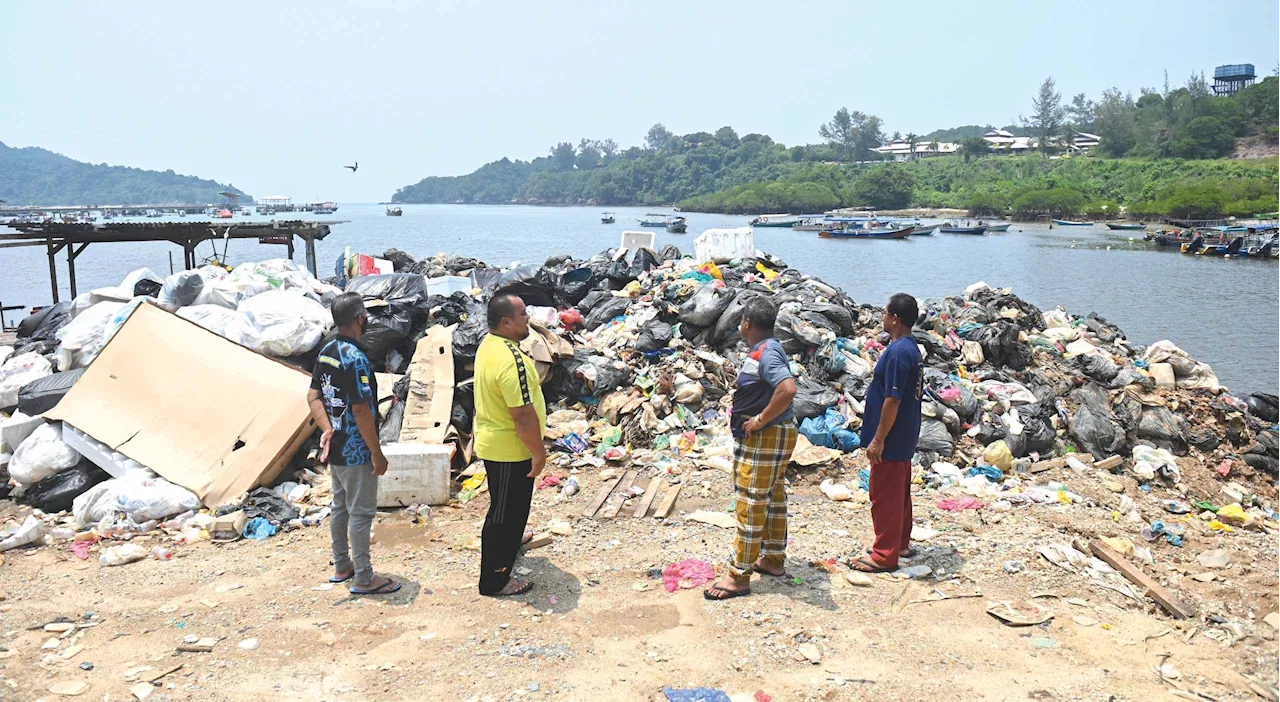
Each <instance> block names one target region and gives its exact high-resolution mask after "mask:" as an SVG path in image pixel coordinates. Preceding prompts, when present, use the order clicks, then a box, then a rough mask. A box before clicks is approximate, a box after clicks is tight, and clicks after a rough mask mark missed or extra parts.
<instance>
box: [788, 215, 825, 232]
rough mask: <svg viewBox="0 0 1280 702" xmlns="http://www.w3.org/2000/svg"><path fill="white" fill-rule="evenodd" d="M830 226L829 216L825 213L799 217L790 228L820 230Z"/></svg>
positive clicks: (804, 230)
mask: <svg viewBox="0 0 1280 702" xmlns="http://www.w3.org/2000/svg"><path fill="white" fill-rule="evenodd" d="M830 228H831V218H830V217H828V216H827V215H815V216H812V217H801V218H800V219H798V220H796V223H795V224H793V225H791V230H792V231H796V232H820V231H822V230H824V229H830Z"/></svg>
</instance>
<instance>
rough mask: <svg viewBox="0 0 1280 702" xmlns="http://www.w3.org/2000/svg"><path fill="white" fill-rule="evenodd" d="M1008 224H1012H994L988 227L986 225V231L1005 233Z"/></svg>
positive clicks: (1007, 229)
mask: <svg viewBox="0 0 1280 702" xmlns="http://www.w3.org/2000/svg"><path fill="white" fill-rule="evenodd" d="M1010 224H1012V222H997V223H996V224H988V225H987V231H989V232H1007V231H1009V225H1010Z"/></svg>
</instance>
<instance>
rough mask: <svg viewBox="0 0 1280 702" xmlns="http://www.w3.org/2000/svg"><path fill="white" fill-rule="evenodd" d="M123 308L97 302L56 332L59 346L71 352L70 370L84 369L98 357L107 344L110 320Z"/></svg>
mask: <svg viewBox="0 0 1280 702" xmlns="http://www.w3.org/2000/svg"><path fill="white" fill-rule="evenodd" d="M124 306H125V303H123V302H99V303H98V304H96V305H93V306H92V307H90V308H88V309H86V310H85V311H84V312H82V313H80V314H79V315H77V316H76V317H75V318H74V319H72V320H71V321H70V322H68V323H67V325H66V326H65V327H63V328H62V329H59V330H58V341H59V343H60V346H61V347H62V348H64V349H66V350H67V351H69V352H71V356H72V361H71V367H72V368H84V367H85V366H88V365H89V364H90V363H92V362H93V359H95V358H97V357H98V352H99V351H101V350H102V347H103V346H106V344H107V338H108V337H107V330H108V328H109V327H111V326H112V319H113V318H114V317H115V316H116V313H117V312H119V311H120V310H122V309H124ZM116 328H118V327H116ZM112 333H114V329H112Z"/></svg>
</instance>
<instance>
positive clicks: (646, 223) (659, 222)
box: [636, 212, 667, 227]
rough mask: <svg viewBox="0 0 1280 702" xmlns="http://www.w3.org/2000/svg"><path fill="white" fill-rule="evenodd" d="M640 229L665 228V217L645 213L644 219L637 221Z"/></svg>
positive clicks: (653, 213)
mask: <svg viewBox="0 0 1280 702" xmlns="http://www.w3.org/2000/svg"><path fill="white" fill-rule="evenodd" d="M636 221H637V222H639V223H640V226H642V227H665V226H667V216H666V215H664V214H658V213H655V212H646V213H645V215H644V219H637V220H636Z"/></svg>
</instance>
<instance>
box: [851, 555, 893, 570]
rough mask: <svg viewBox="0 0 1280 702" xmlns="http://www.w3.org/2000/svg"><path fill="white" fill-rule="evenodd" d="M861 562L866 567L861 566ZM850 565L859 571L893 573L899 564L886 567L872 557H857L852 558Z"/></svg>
mask: <svg viewBox="0 0 1280 702" xmlns="http://www.w3.org/2000/svg"><path fill="white" fill-rule="evenodd" d="M859 564H861V565H863V566H866V567H865V568H860V567H858V566H859ZM848 565H849V567H850V568H852V569H853V570H856V571H858V572H859V573H892V572H893V571H895V570H897V569H898V567H897V566H894V567H892V568H886V567H884V566H882V565H879V564H877V563H876V562H875V561H873V560H871V559H870V558H857V559H854V558H850V559H849V563H848Z"/></svg>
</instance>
